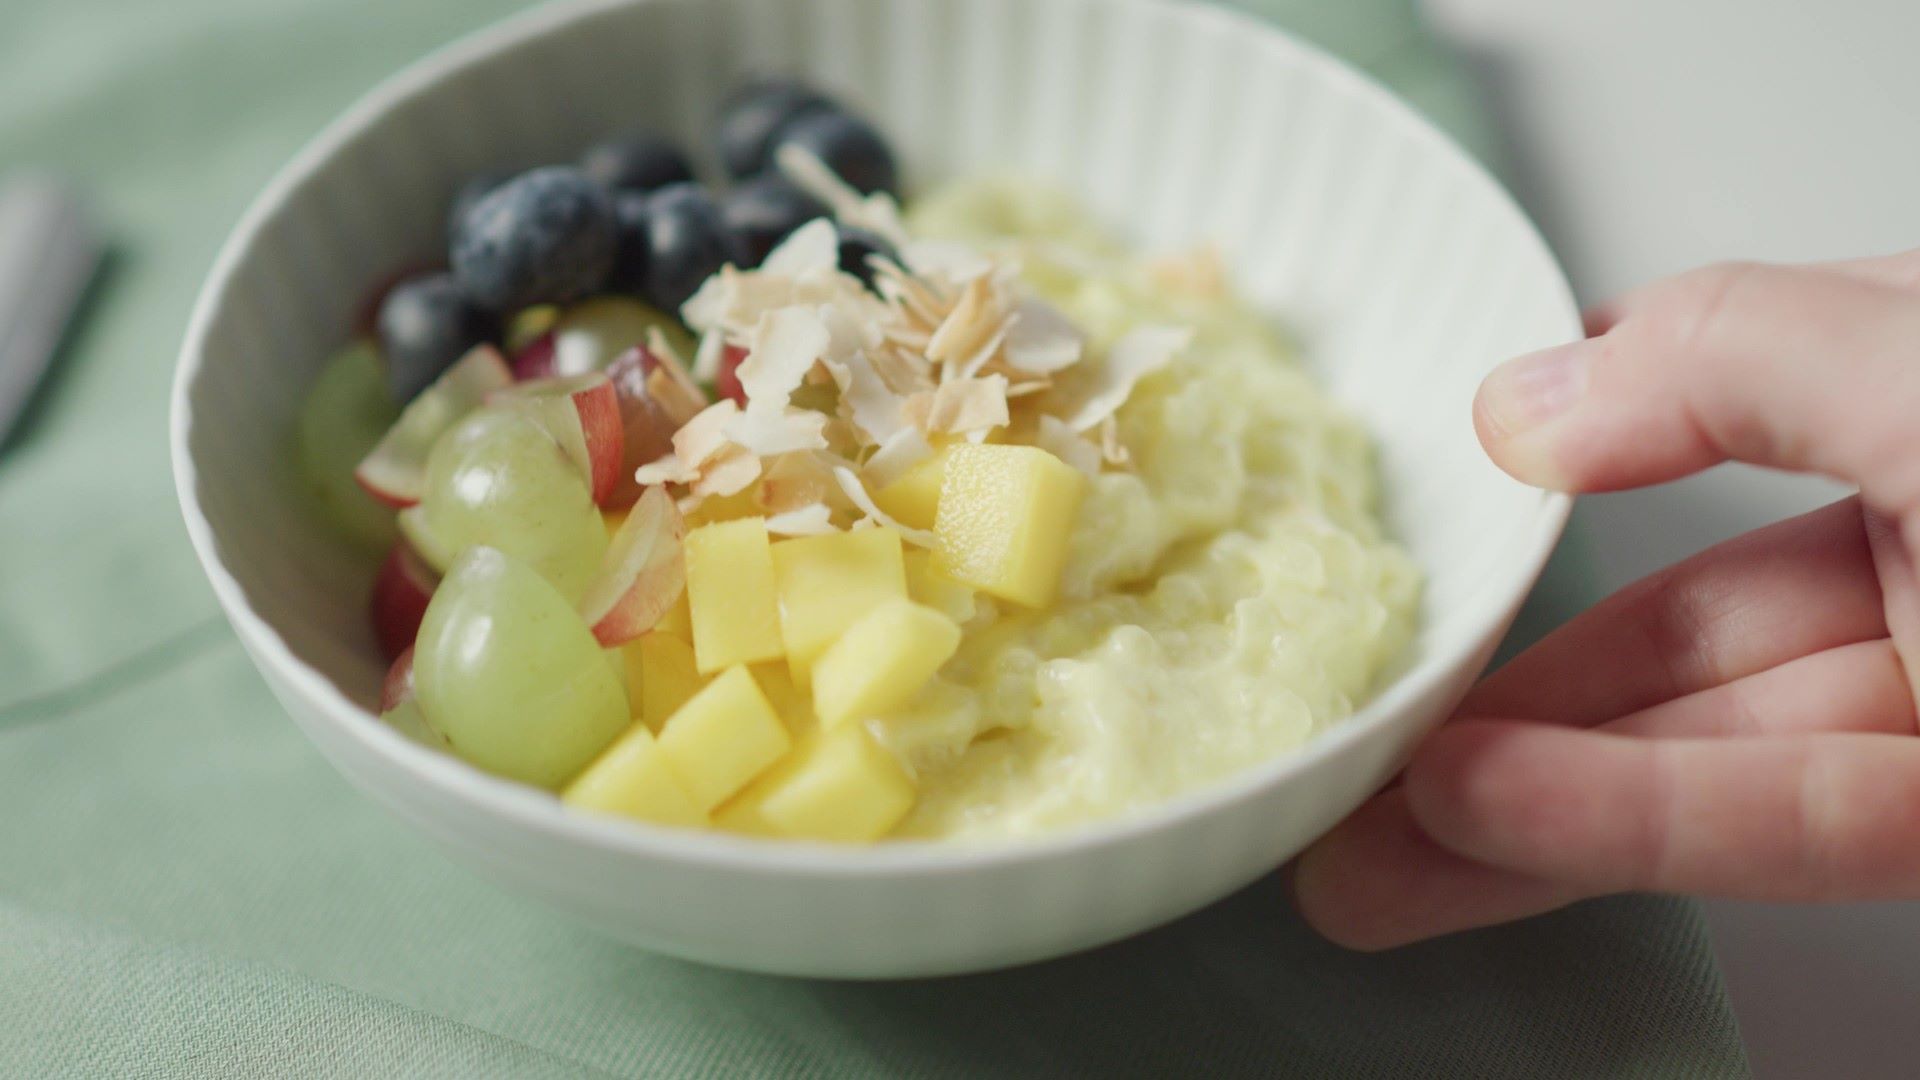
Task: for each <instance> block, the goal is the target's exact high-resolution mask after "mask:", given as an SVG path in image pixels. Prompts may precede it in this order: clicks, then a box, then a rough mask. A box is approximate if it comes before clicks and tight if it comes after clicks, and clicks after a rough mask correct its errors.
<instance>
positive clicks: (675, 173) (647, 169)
mask: <svg viewBox="0 0 1920 1080" xmlns="http://www.w3.org/2000/svg"><path fill="white" fill-rule="evenodd" d="M580 171H581V172H583V173H586V174H587V179H589V180H592V181H593V182H594V183H596V184H599V185H600V186H601V187H604V188H606V189H607V190H608V191H642V192H644V191H654V190H656V189H659V188H663V187H666V186H667V185H668V184H680V183H685V182H687V181H689V180H692V179H693V166H692V165H690V164H688V163H687V156H686V155H685V154H683V153H681V152H680V148H679V147H678V146H675V145H674V144H673V141H672V140H670V139H668V138H667V137H666V136H664V135H661V134H660V133H658V132H655V131H644V130H643V131H629V132H627V133H625V134H622V135H619V136H616V137H614V138H611V139H608V140H606V141H604V142H599V143H595V144H594V145H593V146H590V147H588V148H587V152H586V153H584V154H582V155H580Z"/></svg>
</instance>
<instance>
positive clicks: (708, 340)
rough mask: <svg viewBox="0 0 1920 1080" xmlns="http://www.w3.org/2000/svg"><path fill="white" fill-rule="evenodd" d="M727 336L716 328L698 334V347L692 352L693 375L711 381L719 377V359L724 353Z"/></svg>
mask: <svg viewBox="0 0 1920 1080" xmlns="http://www.w3.org/2000/svg"><path fill="white" fill-rule="evenodd" d="M726 351H727V336H726V335H725V334H723V333H721V332H720V331H718V330H709V331H707V332H706V333H704V334H702V335H700V348H699V349H697V350H695V352H694V354H693V377H694V378H695V379H698V380H699V381H701V382H703V383H711V382H713V380H715V379H717V378H719V377H720V359H721V357H723V356H724V355H726Z"/></svg>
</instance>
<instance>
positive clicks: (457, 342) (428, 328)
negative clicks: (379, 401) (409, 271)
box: [375, 273, 497, 403]
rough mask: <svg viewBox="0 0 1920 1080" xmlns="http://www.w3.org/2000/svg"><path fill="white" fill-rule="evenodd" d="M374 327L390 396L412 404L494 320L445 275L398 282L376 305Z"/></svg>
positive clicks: (491, 331) (482, 338) (489, 332)
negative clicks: (378, 308)
mask: <svg viewBox="0 0 1920 1080" xmlns="http://www.w3.org/2000/svg"><path fill="white" fill-rule="evenodd" d="M375 326H376V327H377V330H378V334H379V340H380V353H381V355H382V356H383V357H384V358H385V360H386V365H387V389H388V392H389V393H391V394H392V395H393V400H394V401H396V402H401V403H404V402H408V401H412V400H413V397H414V395H415V394H418V393H419V392H420V391H422V390H424V389H426V387H427V385H428V384H429V383H431V382H433V380H435V379H437V378H439V377H440V373H441V372H443V371H445V370H447V367H448V365H450V364H452V363H453V362H454V361H455V360H458V359H460V358H461V357H462V356H465V355H466V354H467V352H468V350H470V349H472V348H473V347H474V346H476V345H479V344H481V343H482V342H484V341H486V340H488V339H489V338H491V337H492V336H493V334H494V332H495V330H496V329H497V327H496V325H495V321H494V319H493V318H492V317H491V316H490V315H488V314H487V313H486V312H484V311H482V310H480V309H479V308H477V307H475V306H474V305H473V303H472V302H470V301H469V300H468V299H467V297H466V295H465V294H464V293H462V292H461V291H460V286H459V285H458V283H456V282H455V281H454V280H453V276H452V275H451V274H446V273H428V274H421V275H418V276H415V277H410V278H405V279H403V280H401V281H400V282H398V283H396V284H395V285H394V286H393V288H391V289H389V290H387V294H386V297H385V298H384V299H382V300H381V302H380V314H379V316H378V317H377V318H376V320H375Z"/></svg>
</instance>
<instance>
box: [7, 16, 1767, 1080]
mask: <svg viewBox="0 0 1920 1080" xmlns="http://www.w3.org/2000/svg"><path fill="white" fill-rule="evenodd" d="M1408 3H1409V0H1364V2H1362V0H1346V2H1342V3H1339V4H1335V3H1324V4H1322V3H1310V2H1308V0H1257V2H1256V3H1255V5H1254V6H1256V7H1258V8H1259V9H1261V10H1263V11H1265V12H1267V13H1270V14H1272V15H1274V16H1275V17H1277V18H1279V19H1281V20H1282V21H1284V22H1286V23H1288V24H1290V25H1292V26H1294V27H1296V28H1297V29H1299V30H1301V31H1302V32H1303V33H1305V34H1306V35H1307V36H1309V37H1312V38H1315V39H1318V40H1320V41H1322V42H1324V43H1326V44H1328V45H1330V46H1331V47H1333V48H1335V49H1337V50H1338V51H1340V52H1343V53H1345V54H1347V55H1348V56H1350V57H1353V58H1354V59H1356V60H1357V61H1358V62H1360V63H1361V64H1362V65H1363V66H1366V67H1368V68H1369V69H1371V70H1372V71H1374V72H1375V73H1376V74H1379V75H1381V76H1382V77H1384V78H1385V79H1387V81H1389V82H1391V83H1393V84H1394V85H1395V86H1396V87H1397V88H1399V89H1400V90H1401V91H1402V92H1404V93H1405V94H1406V95H1407V96H1409V97H1410V98H1412V99H1413V100H1414V101H1415V102H1416V103H1417V104H1419V105H1420V106H1421V107H1423V108H1425V109H1427V110H1429V111H1430V112H1431V113H1432V114H1434V115H1435V116H1436V117H1438V118H1439V119H1440V120H1441V121H1442V122H1443V123H1444V124H1446V125H1447V126H1449V127H1450V128H1452V129H1453V130H1454V131H1456V132H1457V133H1459V134H1460V135H1461V137H1462V138H1464V139H1465V140H1467V141H1468V142H1469V143H1470V144H1473V145H1476V146H1479V147H1482V148H1483V149H1484V148H1485V147H1486V146H1487V141H1486V133H1485V131H1484V130H1483V129H1482V128H1481V127H1480V126H1479V125H1478V124H1477V123H1476V115H1477V114H1476V113H1475V111H1474V109H1473V108H1472V106H1471V104H1470V102H1471V95H1470V93H1469V92H1468V90H1467V89H1466V87H1465V86H1464V84H1463V83H1462V82H1461V80H1460V78H1459V74H1458V72H1457V71H1455V70H1454V69H1453V68H1452V67H1451V66H1450V65H1449V63H1448V61H1447V60H1446V58H1445V57H1444V56H1442V55H1440V54H1439V53H1438V52H1436V51H1435V50H1433V49H1432V48H1431V47H1430V46H1429V45H1428V43H1427V41H1426V39H1425V37H1424V36H1423V35H1422V33H1421V31H1420V29H1419V27H1418V25H1417V23H1416V21H1415V20H1414V18H1413V17H1412V14H1411V11H1410V9H1409V7H1408V6H1407V5H1408ZM512 6H513V5H512V4H511V3H508V2H503V0H475V2H467V3H460V4H457V3H454V2H452V0H446V2H441V3H428V2H413V0H408V2H401V0H271V2H267V0H174V2H169V3H156V2H152V0H64V2H63V0H10V2H9V4H8V5H7V9H6V18H5V19H4V30H3V31H0V165H4V166H12V165H15V164H19V163H26V162H34V163H39V164H45V165H50V166H53V167H56V168H58V169H61V170H64V171H66V172H69V173H71V174H73V175H76V176H79V177H83V178H85V179H86V180H87V181H88V182H89V183H90V184H91V185H93V187H94V189H95V191H96V193H97V194H98V196H99V199H100V209H101V210H102V212H103V216H104V217H105V219H106V221H107V222H108V224H109V226H110V228H111V230H112V232H113V234H114V237H115V240H116V244H117V252H118V257H117V259H116V261H115V263H114V264H113V266H112V267H111V270H110V273H109V276H108V278H107V279H106V281H105V282H104V288H103V289H102V290H101V293H100V297H99V302H98V303H97V304H96V305H95V307H94V310H93V312H92V317H91V318H90V319H89V320H88V321H87V323H86V324H85V327H84V329H83V331H82V333H81V334H80V335H79V337H78V338H77V340H75V341H74V342H73V343H72V347H71V348H70V350H69V352H68V355H67V357H66V360H65V362H64V365H63V369H62V371H61V372H60V373H59V376H58V377H57V379H56V380H55V381H54V382H53V383H52V384H51V385H50V386H49V387H48V388H47V390H46V391H45V393H44V394H43V395H42V397H41V399H40V401H39V403H38V406H37V407H36V408H35V410H34V411H33V413H32V414H31V416H30V418H29V420H28V422H27V424H26V425H25V427H24V428H23V429H22V430H21V431H20V432H19V434H18V435H17V436H15V437H14V438H13V439H12V440H10V441H9V443H8V444H7V445H6V446H5V448H4V451H3V452H0V821H4V822H5V824H4V826H0V1074H4V1075H8V1076H14V1075H19V1076H44V1075H72V1076H86V1077H96V1076H123V1075H140V1076H167V1077H176V1076H177V1077H186V1076H242V1077H255V1076H269V1075H300V1076H343V1077H345V1076H352V1077H359V1076H384V1075H406V1076H462V1077H466V1076H493V1075H510V1076H548V1075H551V1076H575V1075H600V1074H612V1075H665V1076H701V1075H720V1074H757V1075H792V1076H848V1075H869V1074H872V1075H890V1074H899V1075H916V1076H919V1075H928V1076H932V1075H955V1076H959V1075H979V1076H986V1075H993V1076H1012V1075H1030V1074H1075V1075H1096V1076H1098V1075H1183V1074H1199V1075H1210V1076H1238V1075H1260V1076H1272V1075H1300V1076H1380V1077H1385V1076H1414V1077H1429V1076H1463V1077H1465V1076H1472V1077H1492V1076H1509V1075H1511V1076H1539V1075H1582V1076H1598V1075H1688V1076H1738V1075H1744V1074H1745V1071H1746V1070H1745V1064H1744V1061H1743V1058H1742V1055H1741V1051H1740V1049H1739V1044H1738V1040H1737V1037H1736V1035H1735V1031H1734V1026H1733V1021H1732V1018H1731V1016H1730V1014H1729V1012H1728V1010H1727V1005H1726V1001H1725V998H1724V995H1723V992H1722V989H1721V985H1720V981H1719V977H1718V974H1717V972H1716V971H1715V969H1714V967H1713V964H1712V961H1711V959H1710V955H1709V953H1708V950H1707V944H1706V941H1705V937H1704V934H1703V931H1702V927H1701V924H1700V920H1699V917H1698V915H1697V913H1696V912H1695V910H1694V909H1693V908H1692V907H1691V906H1690V905H1687V904H1684V903H1680V902H1675V901H1669V900H1660V899H1647V898H1639V899H1623V900H1614V901H1608V902H1603V903H1594V904H1587V905H1583V906H1581V907H1578V908H1576V909H1573V910H1571V911H1567V912H1564V913H1561V914H1558V915H1555V916H1552V917H1549V918H1545V919H1540V920H1537V921H1534V922H1531V923H1528V924H1525V925H1521V926H1516V927H1511V928H1506V929H1501V930H1496V931H1490V932H1483V933H1477V934H1470V935H1465V936H1461V937H1456V938H1453V939H1451V940H1447V941H1442V942H1437V943H1433V944H1429V945H1424V946H1420V947H1416V948H1411V949H1406V950H1402V951H1400V952H1397V953H1394V954H1391V955H1386V956H1373V957H1366V956H1355V955H1348V954H1344V953H1342V952H1340V951H1339V950H1337V949H1334V948H1332V947H1330V946H1328V945H1326V944H1324V943H1322V942H1320V941H1319V940H1317V939H1316V938H1315V937H1314V936H1313V935H1312V934H1311V933H1310V932H1308V931H1307V930H1306V929H1305V928H1304V927H1302V926H1301V925H1300V923H1299V922H1298V920H1297V919H1296V918H1295V917H1294V915H1293V914H1292V912H1291V909H1290V907H1289V905H1288V903H1287V901H1286V898H1285V896H1284V893H1283V890H1282V888H1281V886H1280V884H1279V883H1278V881H1277V880H1273V879H1270V880H1268V881H1266V882H1263V883H1261V884H1259V885H1257V886H1255V887H1253V888H1251V889H1249V890H1247V891H1246V892H1244V893H1242V894H1240V895H1239V896H1237V897H1235V898H1233V899H1230V900H1228V901H1226V902H1224V903H1222V904H1220V905H1219V906H1217V907H1215V908H1213V909H1212V910H1210V911H1207V912H1204V913H1202V914H1200V915H1197V916H1194V917H1192V918H1189V919H1187V920H1185V921H1183V922H1181V923H1178V924H1176V925H1174V926H1171V927H1168V928H1166V929H1163V930H1160V931H1157V932H1154V933H1151V934H1147V935H1145V936H1142V937H1140V938H1138V939H1135V940H1133V941H1130V942H1126V943H1123V944H1120V945H1116V946H1113V947H1110V948H1107V949H1103V950H1100V951H1097V952H1094V953H1091V954H1088V955H1085V956H1080V957H1076V958H1072V959H1068V960H1063V961H1058V962H1054V963H1049V964H1043V965H1039V966H1035V967H1031V968H1027V969H1024V970H1019V971H1012V972H1005V973H1000V974H994V975H986V976H978V977H972V978H963V979H951V980H941V981H931V982H922V983H908V984H894V985H841V984H829V983H818V982H805V981H796V980H781V979H769V978H761V977H755V976H747V975H738V974H732V973H727V972H721V971H713V970H707V969H703V968H699V967H694V966H691V965H687V964H683V963H679V962H675V961H671V960H665V959H660V958H657V957H653V956H649V955H645V954H642V953H638V952H634V951H631V950H629V949H626V948H623V947H620V946H616V945H613V944H610V943H608V942H606V941H604V940H602V939H600V938H598V937H596V936H594V935H592V934H590V933H588V932H586V931H584V930H580V929H576V928H575V927H573V926H571V925H570V924H567V923H565V922H562V921H561V920H560V919H558V918H556V917H554V916H552V915H550V914H549V913H548V912H546V911H545V910H543V909H540V908H537V907H534V906H533V905H531V904H529V903H525V902H522V901H520V900H518V899H516V898H513V897H509V896H506V895H503V894H501V893H498V892H496V891H494V890H493V889H492V888H490V887H488V886H486V885H483V884H481V883H480V882H478V881H476V880H474V879H472V878H470V877H469V876H468V875H467V874H466V873H465V872H463V871H461V870H459V869H457V868H455V867H453V866H451V865H450V864H448V863H446V862H444V861H443V860H442V859H441V858H440V857H439V856H438V855H437V854H435V853H434V852H432V851H431V850H429V849H428V848H427V847H426V846H425V845H424V844H422V843H421V842H420V841H419V840H417V839H415V838H414V837H413V836H412V835H410V834H409V833H408V832H407V831H405V830H404V829H403V828H402V827H401V826H399V825H398V824H397V823H396V822H395V821H393V820H392V819H390V818H388V817H387V816H386V815H385V814H384V813H382V812H381V811H379V810H377V809H376V808H374V807H373V806H372V805H371V804H369V803H367V802H365V801H363V800H362V799H361V798H359V797H358V796H357V795H355V794H354V793H353V792H352V791H350V790H349V789H348V788H347V786H346V785H345V783H344V782H343V781H342V780H340V779H339V778H338V777H336V776H335V774H334V773H333V771H332V770H331V769H329V768H328V767H327V765H326V764H325V763H324V762H323V761H322V760H321V759H320V757H319V756H318V755H317V754H316V753H315V752H314V751H313V750H311V749H310V748H309V747H308V746H307V744H306V743H305V742H304V741H303V740H302V739H301V738H300V736H299V735H298V733H297V732H296V731H295V730H294V728H293V725H292V724H291V723H289V722H288V721H287V720H286V719H285V717H284V716H283V715H282V714H281V712H280V710H279V709H278V708H277V707H276V705H275V704H274V702H273V701H272V700H271V698H270V697H269V696H268V694H267V692H266V689H265V687H264V686H263V685H262V684H261V682H260V681H259V679H258V678H257V677H256V675H255V674H254V672H253V671H252V670H251V668H250V667H249V666H248V664H247V662H246V660H245V659H244V658H243V657H242V655H241V653H240V650H239V649H238V648H237V647H236V644H235V642H234V641H233V639H232V637H231V635H230V634H229V632H228V631H227V629H226V627H225V624H224V623H223V622H222V621H221V620H220V618H219V616H218V614H217V613H216V610H215V607H214V603H213V600H212V597H211V595H210V593H209V592H208V590H207V589H206V587H205V585H204V583H203V581H202V579H201V576H200V572H199V570H198V568H197V566H196V565H195V563H194V561H193V558H192V556H191V555H190V553H189V551H188V548H187V544H186V541H185V538H184V535H183V532H182V530H181V528H180V526H179V524H178V520H177V513H176V511H175V508H174V499H173V491H172V484H171V481H170V479H169V477H168V475H167V465H166V455H165V450H164V444H165V439H164V428H165V407H166V393H165V390H166V386H167V381H168V378H169V374H170V370H171V367H172V363H173V356H174V352H175V350H176V348H177V346H178V343H179V340H180V337H181V333H182V330H183V327H184V324H185V320H186V316H187V311H188V308H189V305H190V302H191V300H192V297H193V293H194V290H195V289H196V288H197V286H198V283H199V281H200V279H201V277H202V276H203V274H204V273H205V271H206V268H207V266H208V264H209V262H210V260H211V258H212V255H213V252H214V249H215V247H216V245H217V244H218V243H219V241H220V238H221V237H222V236H223V235H224V234H225V232H226V231H227V229H228V228H229V227H230V226H231V224H232V223H233V221H234V220H235V218H236V217H237V215H238V214H239V213H240V211H241V209H242V207H243V206H244V204H245V202H246V201H247V199H248V198H249V197H250V196H251V195H252V193H253V192H254V191H256V190H257V189H258V188H259V187H260V186H261V184H262V183H263V182H264V181H265V180H266V178H267V176H268V175H269V174H270V173H271V171H272V170H273V169H274V168H276V167H277V166H278V165H279V164H280V163H281V162H282V161H283V160H285V159H286V158H287V157H288V156H289V155H290V154H291V153H292V152H293V150H294V149H295V148H296V147H297V146H298V145H299V144H300V143H301V142H302V141H304V140H305V139H307V138H308V137H309V136H310V135H311V134H313V133H314V132H315V131H316V130H317V129H318V128H319V127H320V126H321V125H322V124H323V123H325V122H326V120H327V119H329V118H330V117H331V116H333V115H334V114H335V113H337V112H338V111H339V110H340V109H341V108H342V107H344V106H345V105H346V104H347V103H348V102H349V101H350V100H352V98H353V97H354V96H355V95H357V94H358V93H360V92H361V91H362V90H363V89H364V88H365V87H367V86H368V85H370V84H371V82H372V81H373V80H374V79H376V78H378V77H379V76H381V75H383V74H385V73H387V72H389V71H391V70H393V69H394V68H396V67H398V66H399V65H401V64H402V63H404V62H406V61H408V60H410V59H412V58H414V57H415V56H417V55H419V54H420V53H421V52H423V51H424V50H426V49H427V48H429V47H431V46H433V45H435V44H437V43H439V42H441V41H444V40H446V39H448V38H450V37H452V36H453V35H455V34H457V33H459V32H461V31H463V30H465V29H468V28H470V27H473V26H475V25H478V24H479V23H481V22H484V21H487V20H489V19H491V18H493V17H495V16H497V15H499V14H501V13H503V12H504V11H506V10H507V9H509V8H510V7H512ZM1543 614H1544V616H1546V617H1551V616H1552V615H1553V611H1552V610H1547V611H1545V612H1544V613H1543Z"/></svg>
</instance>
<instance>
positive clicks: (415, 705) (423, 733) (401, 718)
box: [380, 698, 447, 750]
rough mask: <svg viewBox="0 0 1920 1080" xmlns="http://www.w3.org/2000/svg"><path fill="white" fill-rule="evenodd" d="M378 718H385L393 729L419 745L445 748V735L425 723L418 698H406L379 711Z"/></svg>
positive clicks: (425, 719)
mask: <svg viewBox="0 0 1920 1080" xmlns="http://www.w3.org/2000/svg"><path fill="white" fill-rule="evenodd" d="M380 719H382V720H385V721H386V722H387V724H388V726H390V727H392V728H393V730H395V731H398V732H399V733H400V734H402V735H405V736H406V737H407V738H409V739H412V740H413V741H414V742H417V743H419V744H420V745H421V746H425V747H429V748H431V749H434V750H445V749H446V748H447V738H446V736H444V735H442V734H440V733H439V732H437V731H435V730H433V728H432V726H431V725H429V724H428V723H427V717H426V714H425V713H423V712H421V711H420V699H418V698H408V699H407V700H405V701H403V702H401V703H400V704H398V705H395V706H394V707H393V708H391V709H388V710H387V711H386V712H383V713H381V714H380Z"/></svg>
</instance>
